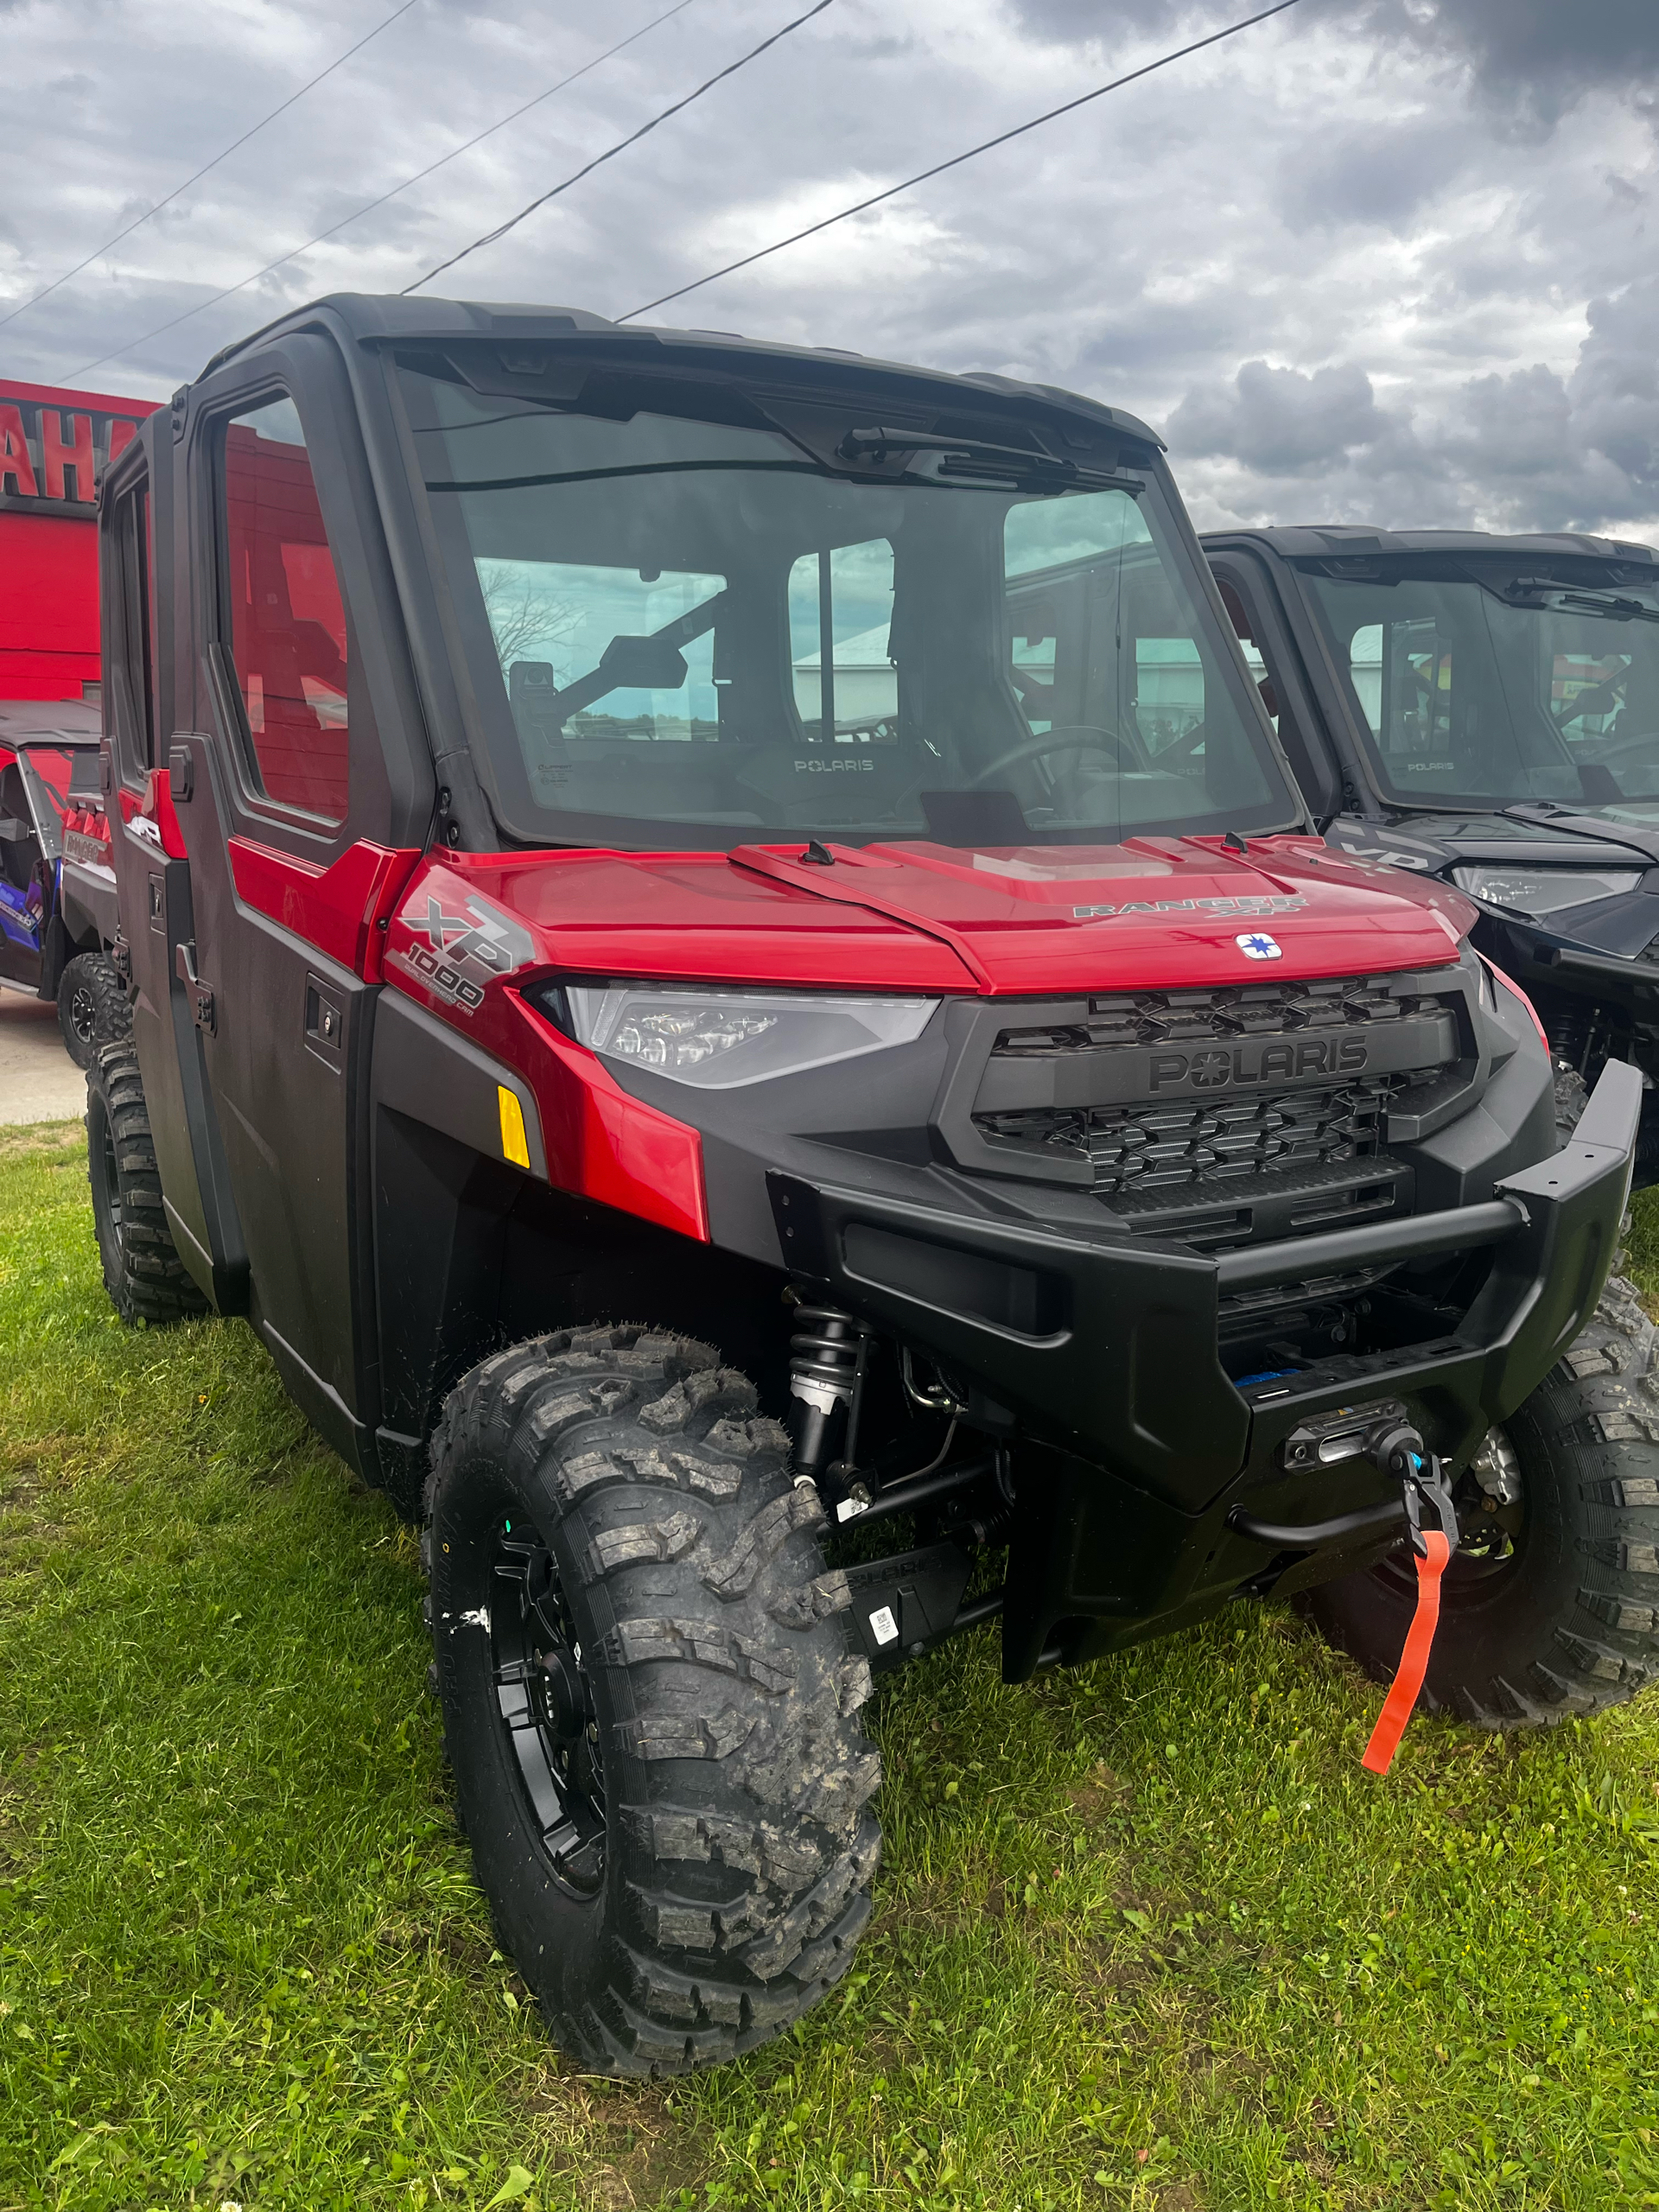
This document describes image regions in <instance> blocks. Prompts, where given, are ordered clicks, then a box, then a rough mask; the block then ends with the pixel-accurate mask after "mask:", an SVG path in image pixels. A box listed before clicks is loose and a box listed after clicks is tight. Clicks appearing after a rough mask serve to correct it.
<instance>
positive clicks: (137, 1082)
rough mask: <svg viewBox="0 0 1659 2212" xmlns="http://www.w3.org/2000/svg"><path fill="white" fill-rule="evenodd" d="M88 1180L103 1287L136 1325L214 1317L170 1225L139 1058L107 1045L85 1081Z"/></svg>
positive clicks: (96, 1056) (159, 1325)
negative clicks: (102, 1272)
mask: <svg viewBox="0 0 1659 2212" xmlns="http://www.w3.org/2000/svg"><path fill="white" fill-rule="evenodd" d="M86 1173H87V1178H88V1179H89V1180H90V1182H91V1184H92V1227H93V1230H94V1232H95V1234H96V1236H97V1237H98V1250H99V1258H100V1259H101V1260H102V1261H103V1263H104V1287H105V1290H107V1291H108V1292H109V1294H110V1297H111V1301H112V1302H113V1304H114V1306H115V1310H116V1312H117V1313H118V1314H119V1315H120V1316H121V1319H123V1320H124V1321H125V1322H127V1323H128V1324H129V1325H135V1326H136V1325H137V1324H138V1323H140V1322H143V1324H144V1325H146V1326H147V1327H149V1328H152V1329H156V1328H162V1327H165V1326H167V1325H168V1324H170V1323H172V1322H175V1321H186V1320H188V1319H191V1318H192V1317H193V1316H194V1315H195V1314H198V1313H207V1310H208V1306H207V1300H206V1299H205V1298H204V1297H203V1296H202V1294H201V1293H200V1290H198V1289H197V1287H196V1285H195V1283H194V1281H193V1280H192V1278H191V1277H190V1275H189V1274H187V1272H186V1270H185V1267H184V1262H182V1261H181V1259H180V1257H179V1255H178V1251H177V1249H176V1247H175V1244H174V1243H173V1232H172V1230H170V1229H169V1228H168V1225H167V1211H166V1209H165V1207H164V1206H163V1205H162V1179H161V1176H160V1174H159V1173H157V1172H156V1145H155V1140H154V1139H153V1138H152V1136H151V1135H150V1130H149V1111H148V1109H146V1107H145V1104H144V1085H143V1077H141V1076H140V1075H139V1072H138V1055H137V1052H135V1050H134V1049H133V1046H132V1045H131V1044H130V1042H127V1043H121V1044H114V1045H101V1046H99V1047H98V1049H97V1051H96V1052H95V1053H94V1055H93V1058H92V1066H91V1067H90V1068H89V1069H88V1071H87V1075H86Z"/></svg>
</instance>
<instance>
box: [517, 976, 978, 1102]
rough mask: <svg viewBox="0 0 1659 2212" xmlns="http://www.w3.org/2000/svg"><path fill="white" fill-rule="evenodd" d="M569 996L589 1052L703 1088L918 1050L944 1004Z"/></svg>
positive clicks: (620, 991) (754, 995)
mask: <svg viewBox="0 0 1659 2212" xmlns="http://www.w3.org/2000/svg"><path fill="white" fill-rule="evenodd" d="M560 995H561V996H562V997H563V1001H564V1004H565V1007H567V1008H568V1009H569V1029H570V1032H571V1034H572V1035H573V1036H574V1037H575V1038H576V1039H577V1040H578V1041H579V1042H580V1043H582V1044H583V1045H586V1046H588V1049H589V1050H590V1051H592V1052H598V1053H600V1054H601V1055H602V1056H603V1057H604V1058H607V1059H613V1060H626V1061H628V1062H629V1063H630V1064H631V1065H632V1066H634V1067H641V1068H651V1069H653V1070H654V1071H656V1073H657V1074H658V1075H665V1076H670V1077H672V1078H673V1080H674V1081H675V1082H676V1083H690V1084H696V1086H697V1088H698V1089H699V1090H735V1089H736V1088H737V1087H738V1086H739V1084H746V1083H764V1082H766V1080H767V1079H768V1078H769V1077H772V1076H779V1075H801V1074H804V1072H805V1071H807V1070H808V1069H809V1068H823V1067H828V1066H829V1065H830V1064H831V1063H832V1062H833V1061H836V1060H853V1059H856V1058H859V1056H860V1055H861V1053H864V1052H882V1051H884V1050H885V1049H886V1048H887V1046H889V1045H908V1044H912V1043H913V1042H914V1040H915V1039H917V1038H918V1037H919V1036H920V1035H921V1033H922V1032H923V1030H924V1029H925V1028H926V1027H927V1025H928V1022H929V1020H931V1017H932V1014H933V1009H934V1007H936V1006H937V1005H938V1000H937V999H853V998H820V997H818V996H817V995H816V994H811V993H808V992H805V991H744V992H741V993H739V992H735V991H700V990H697V989H696V988H691V987H689V986H687V985H684V984H678V983H674V984H661V985H656V986H652V985H649V984H637V983H616V984H611V985H608V986H607V985H604V984H586V983H570V984H566V985H564V986H563V987H562V988H560Z"/></svg>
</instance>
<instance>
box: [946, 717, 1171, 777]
mask: <svg viewBox="0 0 1659 2212" xmlns="http://www.w3.org/2000/svg"><path fill="white" fill-rule="evenodd" d="M1126 745H1127V741H1126V740H1125V739H1124V738H1123V737H1122V735H1120V734H1119V733H1118V732H1117V731H1116V730H1109V729H1090V728H1085V727H1084V726H1083V725H1082V724H1079V725H1078V726H1077V728H1062V729H1051V730H1045V731H1044V732H1043V734H1042V735H1041V736H1040V737H1028V738H1027V739H1026V741H1024V743H1023V744H1020V745H1014V746H1010V747H1009V748H1008V750H1007V752H1006V753H998V755H997V757H996V759H995V760H989V761H988V762H987V763H986V765H985V766H984V767H982V768H981V769H980V770H979V771H978V772H977V773H976V774H975V775H972V776H969V779H968V782H967V786H966V788H967V789H968V790H969V791H977V790H978V789H979V788H980V785H982V784H983V783H985V782H986V781H987V780H988V779H989V778H990V777H992V776H1000V775H1001V772H1002V771H1003V770H1004V769H1005V768H1014V767H1017V766H1019V764H1020V761H1022V760H1041V759H1042V757H1043V755H1044V754H1045V753H1106V752H1110V753H1112V755H1113V757H1114V759H1115V760H1116V764H1117V766H1118V767H1119V768H1120V769H1121V768H1122V766H1123V755H1124V752H1125V749H1126ZM1129 758H1130V763H1131V765H1132V766H1144V765H1145V764H1144V763H1142V762H1141V761H1139V760H1136V758H1135V752H1134V751H1131V752H1130V754H1129Z"/></svg>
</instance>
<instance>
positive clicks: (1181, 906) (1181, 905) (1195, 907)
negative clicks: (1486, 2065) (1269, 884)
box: [1071, 892, 1307, 922]
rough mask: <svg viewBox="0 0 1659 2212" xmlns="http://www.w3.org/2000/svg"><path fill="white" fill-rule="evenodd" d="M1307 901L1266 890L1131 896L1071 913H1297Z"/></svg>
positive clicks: (1086, 918)
mask: <svg viewBox="0 0 1659 2212" xmlns="http://www.w3.org/2000/svg"><path fill="white" fill-rule="evenodd" d="M1306 904H1307V901H1306V899H1304V898H1302V897H1301V896H1300V893H1278V892H1264V893H1262V896H1261V897H1259V898H1250V897H1248V896H1247V897H1243V898H1238V899H1128V901H1126V903H1125V904H1124V905H1123V906H1074V907H1073V908H1072V909H1071V914H1072V918H1073V919H1074V920H1075V921H1079V922H1096V921H1104V920H1105V919H1106V918H1107V917H1108V916H1109V915H1114V914H1116V915H1122V914H1294V913H1295V912H1298V910H1299V909H1300V908H1301V907H1303V906H1306Z"/></svg>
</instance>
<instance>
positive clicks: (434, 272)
mask: <svg viewBox="0 0 1659 2212" xmlns="http://www.w3.org/2000/svg"><path fill="white" fill-rule="evenodd" d="M1292 3H1293V0H1281V4H1282V5H1284V6H1286V7H1288V6H1290V5H1291V4H1292ZM833 5H834V0H817V5H816V6H815V7H811V8H809V9H808V10H807V11H806V13H805V14H804V16H796V18H795V20H794V22H789V23H785V25H784V27H783V29H781V30H776V31H774V32H773V33H772V36H771V37H770V38H763V39H762V40H761V41H760V45H759V46H755V47H751V48H750V49H749V51H748V52H747V54H742V55H741V56H740V57H739V58H738V60H735V61H729V62H728V63H727V65H726V67H725V68H723V69H718V70H716V71H715V74H714V75H713V76H712V77H709V78H707V79H705V80H704V81H703V82H702V84H701V85H699V86H697V88H696V91H695V92H688V93H687V94H686V95H685V98H684V99H679V100H676V101H675V103H674V105H673V106H672V107H665V108H664V110H663V111H662V113H661V114H660V115H653V116H652V118H651V121H650V122H649V123H642V124H640V126H639V129H638V130H634V131H631V132H630V133H629V135H628V136H627V137H626V138H620V139H619V140H618V141H617V143H616V144H615V145H614V146H607V148H606V149H605V151H604V152H603V153H602V154H596V155H595V156H594V158H593V160H592V161H591V162H588V163H587V164H586V166H585V167H584V168H579V169H578V170H577V171H576V172H575V175H574V176H568V177H566V178H565V180H564V181H563V184H556V185H555V186H554V187H553V188H552V189H551V190H550V191H549V192H543V193H542V194H539V195H538V196H537V198H536V199H534V200H531V203H530V205H529V206H528V207H521V208H520V209H519V210H518V213H517V214H516V215H510V216H509V217H508V218H507V219H506V221H505V223H499V224H498V225H497V226H496V227H495V229H494V230H493V231H486V232H485V233H484V236H483V237H482V238H474V240H473V242H472V244H471V245H464V246H462V248H461V251H460V252H459V253H452V254H451V255H450V256H449V257H448V260H447V261H441V262H439V263H438V264H437V266H436V267H435V268H433V269H429V270H427V272H426V274H425V276H424V277H416V279H415V282H414V283H412V284H405V285H404V296H407V295H408V294H409V293H410V292H414V291H418V290H419V289H420V287H421V286H422V285H423V284H429V283H431V281H432V279H433V278H434V277H442V274H443V272H444V270H446V269H453V268H454V265H455V264H456V263H457V262H458V261H465V259H466V258H467V255H468V254H469V253H476V252H477V251H478V250H479V248H480V246H485V245H494V244H495V242H496V240H497V239H498V238H505V236H506V234H507V232H509V231H511V230H512V229H514V228H516V226H518V224H520V223H522V222H523V221H524V218H525V216H526V215H533V214H534V213H535V212H536V210H537V208H538V207H546V205H547V203H548V201H549V200H556V199H557V198H558V196H559V194H561V193H562V192H569V189H570V188H571V186H572V185H573V184H580V183H581V182H582V179H583V177H585V176H591V175H593V173H594V170H595V169H596V168H601V167H602V166H603V164H604V163H605V162H610V161H614V160H615V158H616V156H618V155H619V154H620V153H625V152H626V149H628V148H629V147H630V146H634V145H637V144H638V143H639V141H640V139H642V138H643V137H645V135H646V133H647V132H648V131H652V130H655V129H656V128H657V126H658V124H659V123H666V122H667V121H668V119H669V118H670V117H671V116H674V115H678V114H679V113H680V111H681V110H682V109H683V108H688V107H690V105H691V103H692V101H693V100H700V99H702V96H703V94H704V93H705V92H712V91H713V90H714V88H715V86H716V85H719V84H722V83H723V82H724V81H725V79H727V78H728V77H734V76H735V75H736V73H737V72H738V71H739V70H740V69H745V68H747V67H748V65H749V63H750V62H751V61H754V60H759V58H760V55H761V54H764V53H766V49H767V48H769V47H773V46H776V45H777V43H778V41H779V39H785V38H787V37H788V36H789V35H790V33H791V31H798V30H799V29H800V28H801V25H802V24H803V23H810V22H811V20H812V18H813V16H821V15H822V14H823V11H824V10H825V9H826V8H829V7H832V6H833Z"/></svg>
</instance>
